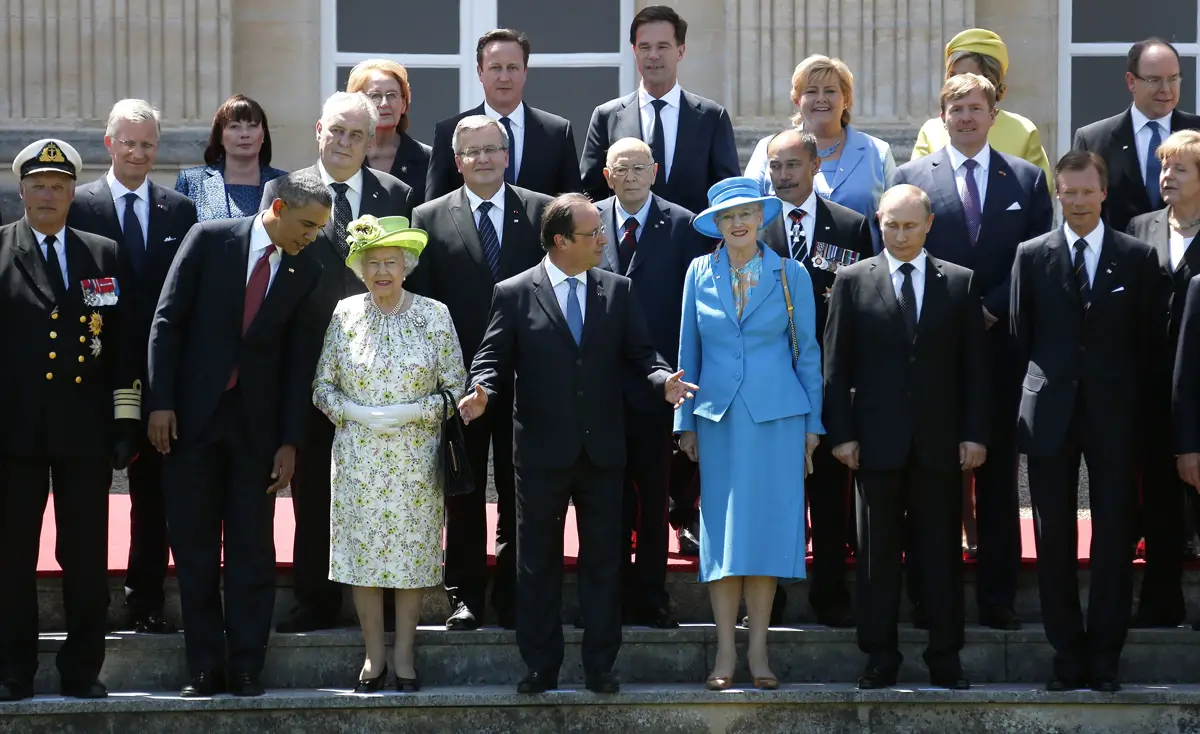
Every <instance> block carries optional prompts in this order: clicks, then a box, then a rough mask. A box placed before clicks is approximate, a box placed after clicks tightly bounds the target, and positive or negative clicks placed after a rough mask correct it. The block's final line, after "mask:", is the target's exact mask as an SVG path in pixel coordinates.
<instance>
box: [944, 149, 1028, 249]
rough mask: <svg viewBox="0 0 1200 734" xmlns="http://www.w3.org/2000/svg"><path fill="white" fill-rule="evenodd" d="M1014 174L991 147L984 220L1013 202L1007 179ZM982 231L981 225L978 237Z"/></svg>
mask: <svg viewBox="0 0 1200 734" xmlns="http://www.w3.org/2000/svg"><path fill="white" fill-rule="evenodd" d="M1015 176H1016V174H1014V173H1013V172H1012V169H1010V168H1009V167H1008V164H1007V163H1005V162H1004V159H1003V158H1001V157H1000V153H998V152H997V151H996V149H995V148H992V157H991V160H990V161H989V162H988V178H987V194H986V195H985V196H986V197H987V198H986V199H984V201H983V212H982V213H981V216H982V219H984V220H986V219H987V218H988V217H994V216H996V215H997V214H1000V213H1002V212H1004V210H1005V209H1007V208H1008V207H1009V206H1010V205H1011V204H1012V203H1013V201H1014V200H1015V199H1014V198H1013V196H1012V195H1011V194H1010V193H1009V191H1010V189H1009V183H1008V179H1009V178H1010V177H1013V178H1015ZM955 190H956V191H957V190H958V189H957V187H955ZM964 216H965V212H964ZM984 231H985V230H984V229H983V227H982V226H981V227H980V233H979V236H980V238H982V237H983V233H984Z"/></svg>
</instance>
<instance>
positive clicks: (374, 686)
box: [354, 663, 388, 693]
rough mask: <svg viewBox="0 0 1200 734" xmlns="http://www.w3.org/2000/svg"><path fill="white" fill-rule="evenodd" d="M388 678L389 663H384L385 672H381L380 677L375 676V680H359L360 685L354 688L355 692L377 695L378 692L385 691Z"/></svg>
mask: <svg viewBox="0 0 1200 734" xmlns="http://www.w3.org/2000/svg"><path fill="white" fill-rule="evenodd" d="M387 676H388V669H387V663H384V664H383V670H381V671H380V672H379V675H377V676H375V677H374V678H366V679H363V678H359V679H358V685H356V686H354V692H355V693H377V692H379V691H381V690H383V687H384V686H385V685H387Z"/></svg>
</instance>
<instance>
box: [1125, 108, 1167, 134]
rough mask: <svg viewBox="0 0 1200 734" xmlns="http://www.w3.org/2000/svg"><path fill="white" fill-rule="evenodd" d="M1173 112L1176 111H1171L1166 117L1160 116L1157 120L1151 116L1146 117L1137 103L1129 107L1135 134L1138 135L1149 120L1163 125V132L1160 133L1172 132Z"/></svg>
mask: <svg viewBox="0 0 1200 734" xmlns="http://www.w3.org/2000/svg"><path fill="white" fill-rule="evenodd" d="M1173 114H1175V113H1174V112H1170V113H1168V114H1167V115H1166V116H1165V117H1160V118H1158V119H1157V120H1151V119H1150V118H1149V117H1146V116H1145V115H1144V114H1142V111H1141V110H1139V109H1138V108H1137V105H1131V106H1130V107H1129V115H1130V117H1132V118H1133V134H1134V135H1137V134H1138V133H1140V132H1141V131H1142V128H1144V127H1146V123H1148V122H1157V123H1158V124H1159V125H1161V126H1162V132H1161V133H1160V134H1170V132H1171V115H1173Z"/></svg>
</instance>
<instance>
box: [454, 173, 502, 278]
mask: <svg viewBox="0 0 1200 734" xmlns="http://www.w3.org/2000/svg"><path fill="white" fill-rule="evenodd" d="M507 198H508V197H507V196H506V197H505V200H506V203H507ZM450 219H451V220H453V221H454V226H455V227H456V228H457V229H458V236H459V238H460V239H461V240H462V243H463V246H464V247H466V248H467V253H468V254H469V255H470V256H471V259H472V260H474V261H475V264H476V265H478V266H479V267H481V268H483V271H484V272H485V273H487V275H488V277H489V278H490V277H492V269H491V268H490V267H488V264H487V260H486V259H484V257H483V244H482V243H481V242H480V241H479V229H478V228H476V226H475V216H474V213H473V212H472V211H471V201H470V199H468V198H467V189H466V187H465V186H464V187H462V188H460V189H459V190H458V193H457V194H456V195H455V196H454V199H453V200H452V202H451V204H450ZM508 229H509V228H508V227H507V226H506V227H505V228H504V231H506V232H507V231H508ZM500 251H501V257H502V258H503V252H504V247H503V245H502V246H501V247H500Z"/></svg>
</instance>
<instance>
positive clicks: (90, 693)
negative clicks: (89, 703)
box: [59, 680, 108, 698]
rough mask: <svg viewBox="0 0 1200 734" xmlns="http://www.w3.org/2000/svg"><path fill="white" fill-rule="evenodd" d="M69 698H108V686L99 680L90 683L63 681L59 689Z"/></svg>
mask: <svg viewBox="0 0 1200 734" xmlns="http://www.w3.org/2000/svg"><path fill="white" fill-rule="evenodd" d="M59 692H60V693H62V695H64V696H67V697H68V698H108V688H106V687H105V686H104V684H103V683H101V682H100V681H98V680H93V681H91V682H90V683H82V684H80V683H63V684H62V686H61V687H60V689H59Z"/></svg>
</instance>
